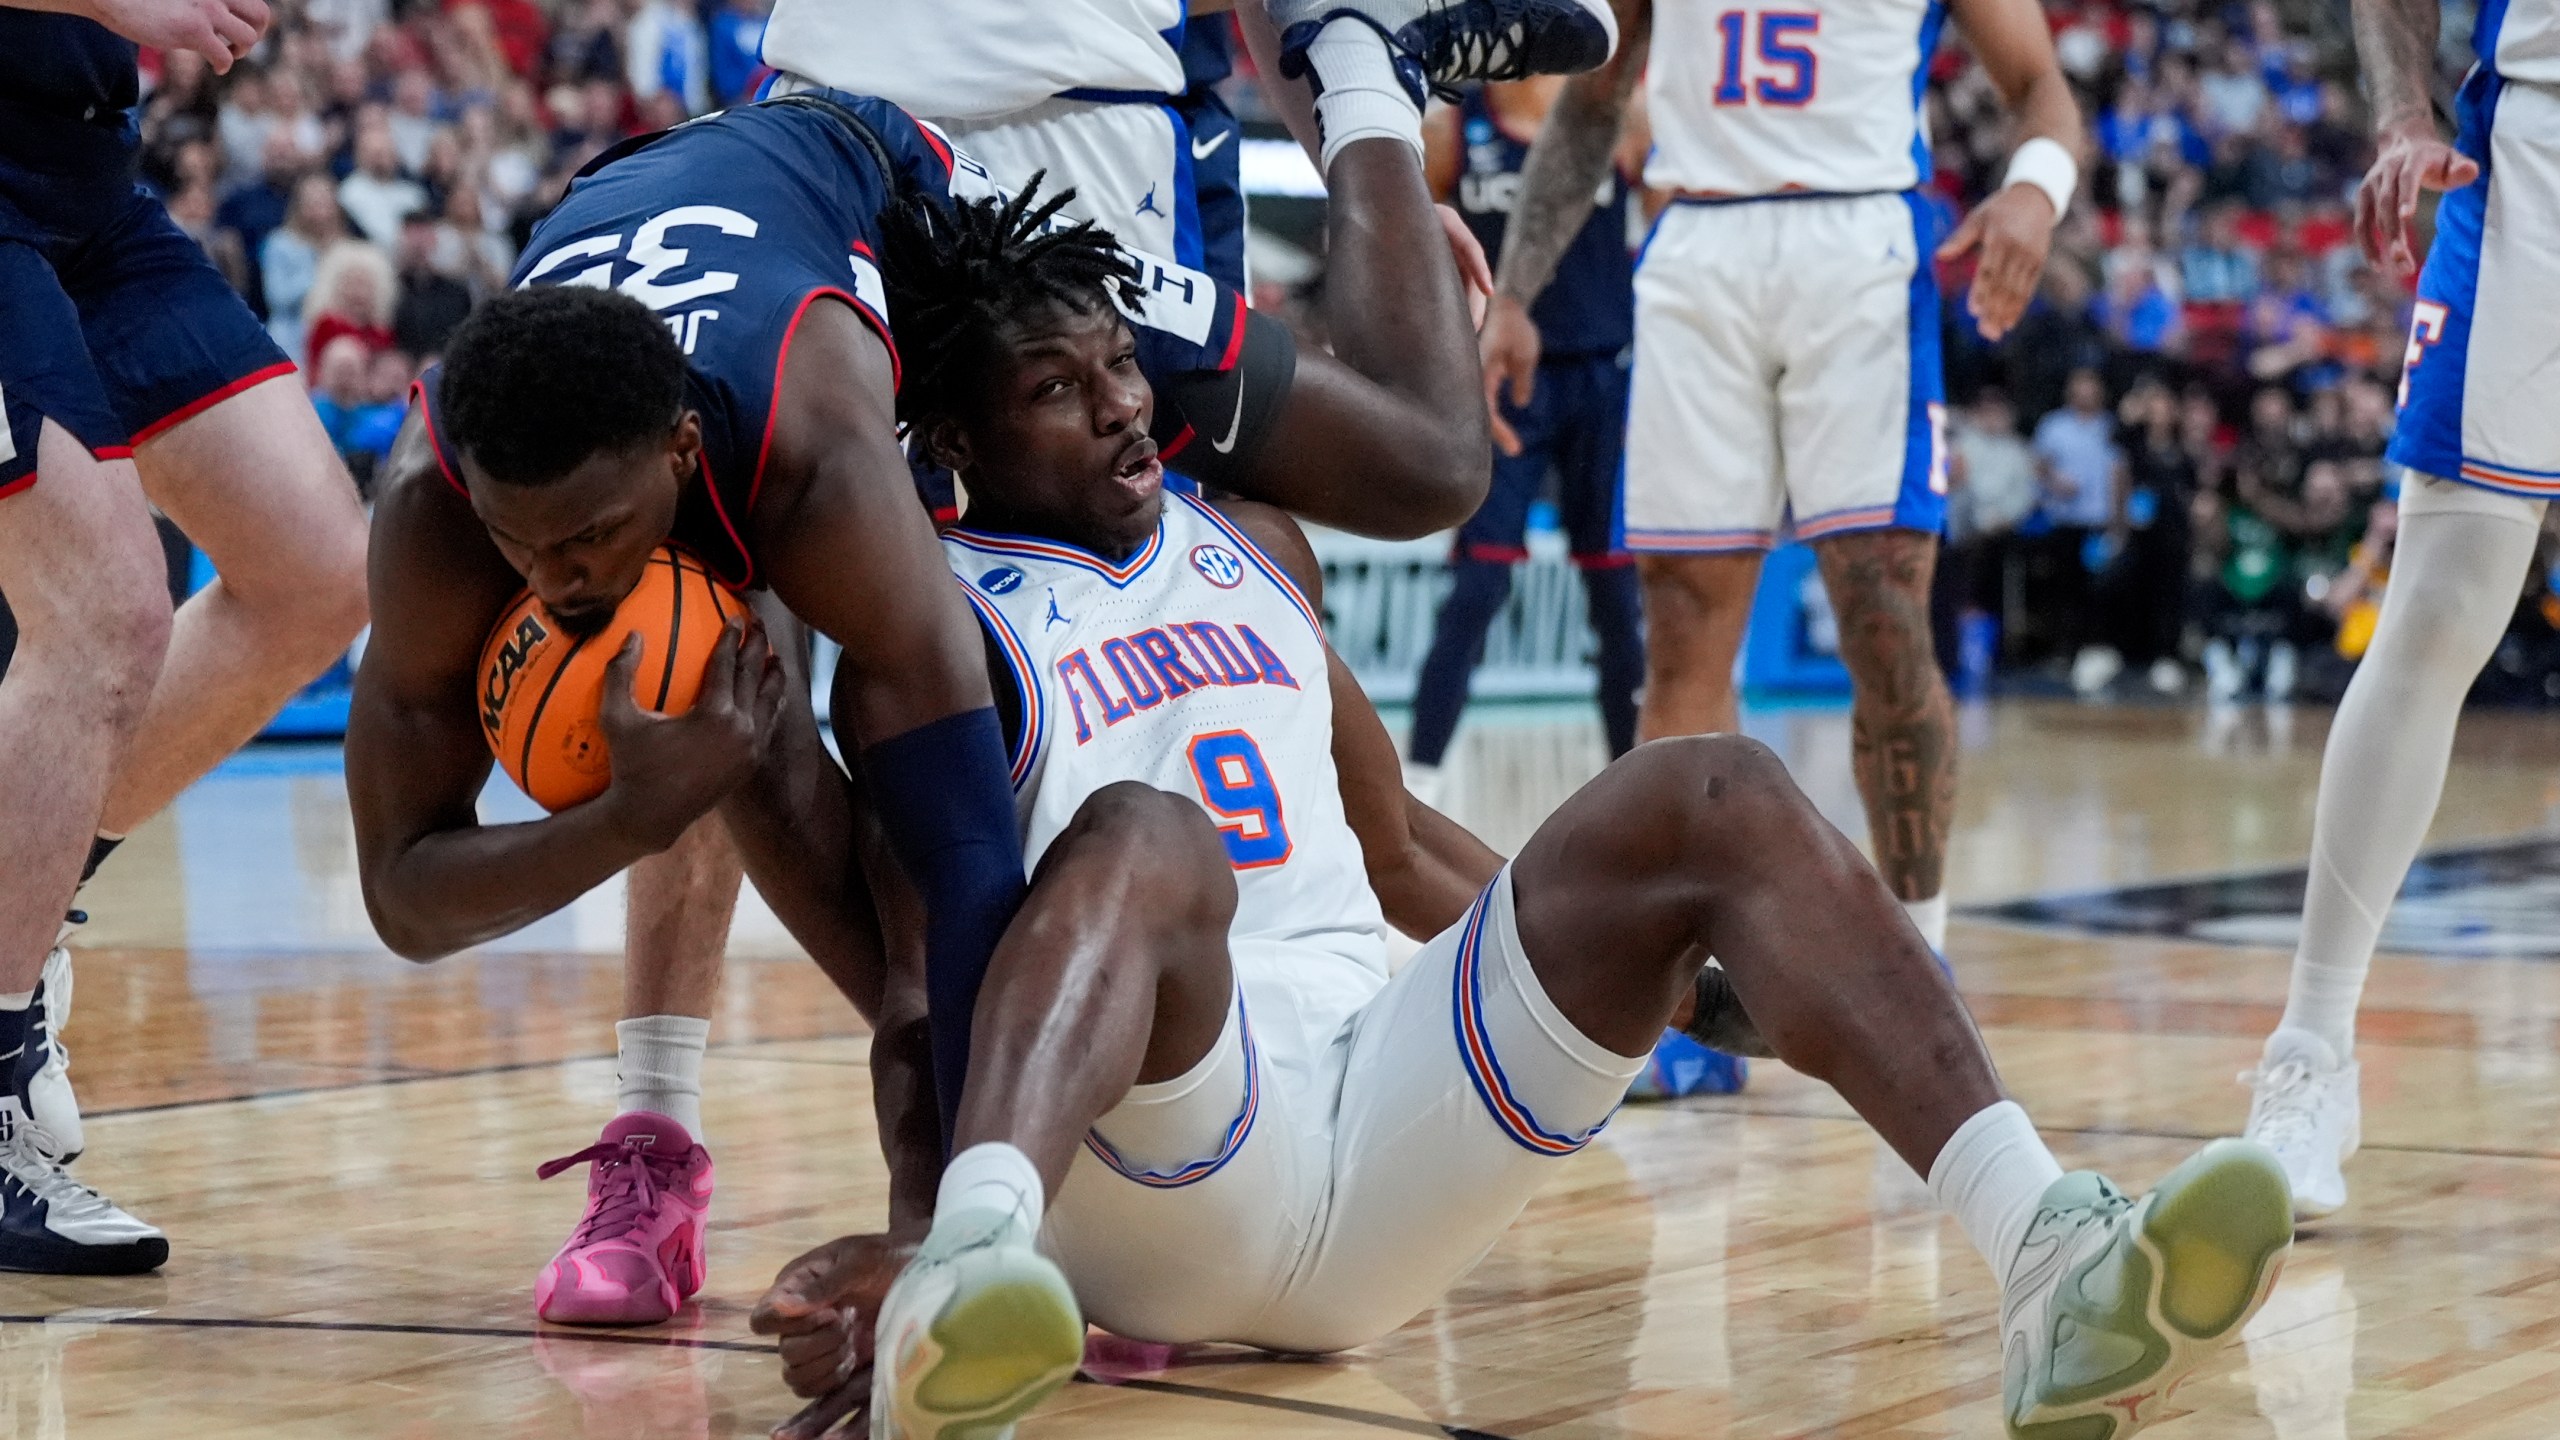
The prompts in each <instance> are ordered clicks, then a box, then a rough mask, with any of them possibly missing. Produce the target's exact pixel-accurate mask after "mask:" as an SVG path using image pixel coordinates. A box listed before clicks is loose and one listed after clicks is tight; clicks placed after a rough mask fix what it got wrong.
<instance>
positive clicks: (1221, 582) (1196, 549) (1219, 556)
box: [1191, 545, 1244, 590]
mask: <svg viewBox="0 0 2560 1440" xmlns="http://www.w3.org/2000/svg"><path fill="white" fill-rule="evenodd" d="M1191 568H1192V569H1194V570H1197V571H1199V572H1200V578H1201V579H1203V580H1206V581H1208V582H1209V583H1210V584H1212V585H1215V586H1217V587H1218V588H1219V589H1221V590H1233V589H1234V588H1236V587H1237V586H1238V585H1241V584H1243V583H1244V562H1243V561H1242V560H1239V559H1237V558H1236V552H1234V551H1233V550H1230V549H1228V548H1227V547H1226V546H1224V545H1194V546H1192V547H1191Z"/></svg>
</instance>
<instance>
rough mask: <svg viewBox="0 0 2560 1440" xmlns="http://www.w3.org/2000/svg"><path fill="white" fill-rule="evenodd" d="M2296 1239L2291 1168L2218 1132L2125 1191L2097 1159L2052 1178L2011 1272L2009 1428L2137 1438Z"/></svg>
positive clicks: (2005, 1299)
mask: <svg viewBox="0 0 2560 1440" xmlns="http://www.w3.org/2000/svg"><path fill="white" fill-rule="evenodd" d="M2292 1244H2293V1218H2292V1215H2291V1213H2290V1201H2289V1200H2288V1198H2287V1196H2286V1194H2285V1188H2284V1171H2283V1170H2282V1169H2281V1168H2280V1167H2278V1165H2277V1164H2276V1160H2275V1157H2274V1156H2272V1155H2269V1154H2268V1153H2267V1152H2266V1151H2265V1150H2264V1149H2263V1148H2261V1147H2259V1146H2256V1145H2252V1144H2250V1143H2249V1142H2248V1141H2246V1140H2216V1141H2214V1142H2213V1143H2212V1144H2210V1145H2207V1146H2205V1147H2204V1148H2203V1149H2202V1150H2200V1151H2198V1152H2196V1154H2195V1155H2194V1156H2193V1157H2192V1158H2190V1159H2189V1160H2188V1161H2187V1162H2186V1163H2185V1164H2183V1165H2181V1166H2179V1167H2178V1168H2177V1169H2175V1170H2173V1171H2171V1172H2169V1175H2168V1178H2166V1179H2164V1180H2162V1181H2161V1182H2160V1185H2159V1188H2158V1189H2155V1190H2153V1191H2152V1192H2151V1193H2150V1194H2148V1195H2145V1196H2143V1197H2142V1198H2141V1199H2140V1200H2131V1199H2127V1198H2126V1197H2125V1196H2124V1194H2123V1193H2122V1192H2120V1191H2118V1190H2117V1189H2116V1188H2115V1186H2113V1185H2111V1184H2109V1183H2108V1182H2107V1180H2106V1177H2104V1176H2101V1175H2095V1174H2092V1173H2090V1172H2088V1171H2085V1170H2082V1171H2077V1172H2074V1173H2072V1174H2069V1175H2065V1176H2063V1177H2062V1178H2061V1179H2059V1180H2056V1181H2055V1182H2053V1184H2052V1185H2051V1186H2049V1187H2047V1188H2046V1190H2045V1192H2044V1198H2043V1201H2042V1203H2041V1206H2040V1208H2039V1209H2038V1210H2037V1212H2036V1218H2035V1221H2034V1223H2033V1224H2031V1225H2029V1226H2028V1227H2027V1236H2026V1240H2025V1241H2024V1243H2022V1244H2021V1245H2020V1246H2019V1247H2018V1254H2017V1258H2016V1259H2014V1260H2013V1261H2011V1262H2010V1265H2009V1273H2008V1275H2007V1276H2006V1277H2005V1278H2004V1282H2003V1284H2002V1286H2001V1298H2000V1336H2001V1340H2000V1352H2001V1356H2000V1358H2001V1368H2002V1378H2001V1396H2002V1410H2001V1413H2002V1417H2003V1419H2004V1420H2005V1421H2006V1422H2007V1425H2008V1429H2009V1434H2010V1436H2011V1440H2066V1437H2067V1440H2125V1437H2127V1436H2130V1435H2132V1434H2134V1433H2135V1432H2137V1431H2140V1430H2143V1429H2145V1428H2147V1427H2148V1426H2150V1425H2151V1424H2152V1422H2154V1421H2156V1420H2158V1419H2160V1418H2161V1416H2162V1415H2163V1414H2164V1413H2165V1412H2166V1411H2167V1409H2168V1400H2169V1396H2170V1393H2171V1392H2172V1391H2174V1390H2176V1389H2177V1387H2178V1383H2179V1382H2180V1381H2182V1380H2184V1379H2185V1378H2186V1377H2187V1375H2188V1374H2189V1373H2190V1372H2192V1371H2193V1370H2194V1369H2195V1368H2196V1367H2197V1366H2198V1365H2200V1364H2202V1363H2204V1361H2205V1360H2207V1359H2208V1358H2210V1357H2211V1356H2212V1355H2213V1353H2214V1352H2215V1351H2217V1350H2219V1349H2221V1348H2222V1346H2223V1343H2224V1342H2225V1341H2226V1340H2228V1339H2229V1338H2230V1337H2231V1336H2232V1335H2233V1334H2235V1333H2237V1332H2238V1331H2239V1329H2240V1327H2241V1326H2243V1325H2245V1324H2247V1323H2248V1322H2249V1317H2250V1316H2251V1315H2254V1314H2256V1313H2257V1310H2258V1307H2259V1306H2260V1305H2262V1304H2264V1303H2266V1298H2267V1294H2268V1292H2270V1291H2272V1290H2273V1289H2274V1288H2275V1283H2276V1276H2277V1275H2278V1274H2279V1273H2281V1272H2282V1270H2283V1269H2284V1257H2285V1252H2286V1251H2287V1250H2288V1249H2289V1248H2290V1247H2291V1246H2292Z"/></svg>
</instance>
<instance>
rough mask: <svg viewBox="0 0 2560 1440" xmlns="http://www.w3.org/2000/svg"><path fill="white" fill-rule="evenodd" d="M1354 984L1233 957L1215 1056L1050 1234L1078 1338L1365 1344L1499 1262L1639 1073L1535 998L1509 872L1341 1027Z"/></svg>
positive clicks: (1276, 955)
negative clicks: (1534, 1206)
mask: <svg viewBox="0 0 2560 1440" xmlns="http://www.w3.org/2000/svg"><path fill="white" fill-rule="evenodd" d="M1350 965H1351V962H1349V961H1346V960H1343V959H1341V958H1340V957H1337V956H1334V955H1332V954H1330V953H1328V952H1325V951H1321V950H1313V949H1303V948H1293V947H1285V946H1257V947H1254V948H1252V949H1250V950H1247V951H1244V952H1243V953H1239V954H1237V955H1236V956H1235V969H1236V987H1237V1003H1236V1005H1235V1007H1234V1008H1233V1009H1232V1010H1231V1011H1230V1012H1229V1018H1228V1022H1227V1028H1226V1032H1225V1033H1224V1034H1223V1035H1221V1036H1220V1037H1219V1040H1218V1043H1217V1044H1216V1045H1215V1046H1214V1047H1213V1048H1212V1049H1211V1050H1210V1052H1209V1055H1208V1056H1207V1058H1205V1059H1203V1060H1202V1061H1201V1062H1200V1063H1199V1064H1198V1065H1197V1066H1195V1067H1193V1069H1192V1070H1191V1071H1190V1073H1188V1074H1186V1075H1183V1076H1181V1077H1179V1078H1177V1079H1174V1080H1170V1081H1166V1082H1163V1083H1162V1084H1156V1085H1144V1086H1140V1087H1138V1088H1136V1089H1134V1090H1132V1091H1131V1092H1130V1094H1129V1097H1128V1098H1127V1099H1126V1100H1125V1101H1123V1102H1122V1103H1121V1104H1120V1106H1119V1107H1118V1108H1116V1109H1114V1110H1113V1111H1112V1112H1111V1113H1110V1114H1108V1115H1105V1116H1104V1117H1103V1118H1102V1120H1101V1121H1100V1123H1098V1124H1097V1125H1095V1126H1094V1129H1093V1134H1092V1136H1091V1137H1090V1140H1089V1143H1088V1144H1087V1145H1086V1147H1085V1149H1084V1151H1083V1152H1082V1153H1080V1154H1079V1155H1078V1156H1077V1157H1076V1163H1075V1166H1074V1168H1073V1169H1072V1170H1071V1171H1070V1172H1069V1173H1068V1177H1067V1182H1066V1184H1065V1185H1064V1186H1063V1187H1062V1188H1061V1189H1060V1190H1059V1192H1058V1194H1057V1196H1056V1197H1055V1198H1054V1199H1053V1201H1052V1202H1051V1205H1050V1208H1049V1216H1048V1222H1047V1225H1046V1227H1045V1229H1044V1230H1043V1232H1042V1245H1043V1248H1045V1249H1046V1250H1047V1251H1048V1252H1049V1253H1050V1254H1051V1255H1053V1256H1054V1257H1055V1258H1056V1259H1057V1261H1058V1263H1059V1265H1060V1266H1062V1267H1063V1268H1064V1269H1065V1270H1066V1272H1067V1277H1068V1279H1069V1280H1071V1281H1072V1282H1073V1283H1074V1285H1075V1288H1076V1295H1077V1298H1078V1299H1079V1300H1080V1301H1081V1302H1082V1303H1083V1305H1084V1309H1085V1315H1086V1317H1087V1318H1088V1319H1090V1320H1092V1321H1093V1323H1095V1324H1097V1325H1100V1326H1102V1327H1103V1328H1104V1329H1106V1330H1110V1331H1113V1332H1115V1333H1118V1334H1121V1335H1126V1336H1129V1337H1132V1338H1134V1339H1141V1340H1154V1341H1164V1342H1183V1341H1210V1340H1223V1341H1234V1342H1239V1343H1242V1344H1248V1345H1258V1346H1261V1347H1263V1348H1265V1349H1270V1350H1281V1351H1292V1352H1307V1353H1321V1352H1327V1351H1333V1350H1342V1349H1348V1348H1350V1347H1351V1346H1354V1345H1360V1344H1365V1343H1367V1342H1368V1341H1371V1340H1374V1339H1376V1338H1378V1337H1379V1336H1381V1335H1384V1334H1386V1333H1387V1332H1389V1331H1391V1330H1393V1329H1395V1328H1396V1327H1397V1326H1399V1325H1401V1324H1403V1323H1404V1322H1405V1321H1407V1320H1409V1319H1411V1318H1412V1317H1413V1316H1415V1315H1416V1314H1419V1313H1420V1312H1421V1311H1422V1310H1423V1309H1425V1308H1426V1307H1428V1306H1429V1305H1430V1304H1431V1303H1432V1302H1433V1301H1435V1300H1437V1299H1439V1298H1440V1296H1441V1295H1442V1294H1444V1293H1445V1292H1446V1291H1447V1290H1448V1288H1449V1286H1450V1285H1451V1284H1452V1283H1454V1282H1455V1281H1456V1280H1457V1279H1458V1277H1459V1276H1461V1275H1464V1274H1465V1273H1466V1272H1467V1270H1468V1269H1469V1268H1470V1267H1472V1266H1473V1265H1474V1264H1475V1262H1476V1261H1477V1260H1478V1259H1479V1258H1480V1257H1482V1256H1483V1254H1484V1253H1485V1251H1486V1250H1488V1249H1490V1248H1492V1246H1493V1243H1494V1241H1495V1240H1497V1239H1499V1238H1500V1237H1501V1235H1502V1232H1503V1231H1504V1230H1505V1229H1507V1228H1509V1227H1510V1224H1511V1222H1512V1220H1513V1219H1515V1218H1516V1217H1517V1216H1518V1215H1519V1213H1520V1210H1521V1208H1522V1207H1523V1206H1525V1205H1526V1204H1528V1202H1529V1197H1530V1196H1531V1195H1532V1194H1534V1193H1535V1192H1536V1190H1537V1188H1538V1186H1539V1185H1540V1184H1542V1183H1543V1182H1544V1181H1545V1180H1546V1179H1547V1177H1548V1176H1550V1175H1552V1174H1553V1173H1554V1172H1555V1165H1554V1163H1553V1162H1554V1161H1555V1160H1557V1159H1559V1158H1561V1157H1563V1156H1567V1155H1571V1154H1572V1153H1574V1152H1575V1151H1577V1150H1579V1149H1581V1148H1582V1147H1583V1146H1584V1145H1585V1144H1587V1143H1589V1141H1590V1140H1591V1137H1592V1136H1594V1135H1596V1134H1597V1133H1599V1131H1600V1129H1601V1127H1602V1126H1604V1125H1605V1124H1607V1123H1608V1119H1609V1116H1610V1115H1611V1114H1612V1113H1613V1112H1614V1111H1615V1110H1616V1109H1617V1106H1618V1102H1619V1101H1620V1100H1621V1099H1623V1098H1625V1095H1626V1090H1627V1084H1628V1082H1629V1081H1630V1080H1632V1079H1633V1078H1634V1077H1635V1075H1636V1073H1637V1072H1638V1071H1639V1070H1640V1069H1642V1068H1643V1065H1644V1057H1641V1056H1634V1057H1629V1056H1622V1055H1616V1054H1613V1053H1611V1052H1610V1051H1608V1050H1607V1049H1605V1048H1603V1047H1601V1046H1599V1045H1597V1044H1594V1043H1593V1042H1592V1041H1591V1040H1589V1039H1588V1038H1586V1037H1585V1036H1583V1035H1582V1034H1581V1033H1580V1032H1579V1031H1577V1030H1575V1029H1574V1027H1573V1026H1572V1025H1570V1024H1568V1023H1567V1022H1566V1020H1565V1018H1564V1016H1563V1014H1562V1013H1561V1012H1560V1011H1558V1010H1557V1009H1556V1007H1555V1005H1554V1003H1553V1002H1552V1001H1550V1000H1549V999H1548V998H1547V996H1546V993H1545V992H1544V991H1543V990H1541V989H1540V988H1539V986H1538V981H1537V976H1536V975H1535V973H1534V972H1532V971H1531V969H1530V967H1529V960H1528V957H1527V956H1526V955H1524V954H1523V953H1522V952H1521V948H1520V940H1519V932H1518V929H1517V927H1516V925H1515V924H1514V921H1513V915H1512V906H1511V872H1510V871H1509V870H1508V869H1507V868H1506V869H1505V870H1504V871H1503V873H1502V875H1501V876H1500V877H1499V878H1497V879H1496V880H1495V881H1494V883H1493V884H1492V885H1491V886H1489V887H1487V889H1486V890H1485V893H1484V895H1483V896H1482V897H1481V898H1480V899H1479V900H1478V901H1477V902H1476V904H1475V905H1474V906H1473V907H1472V908H1470V909H1469V911H1468V912H1467V916H1466V918H1465V919H1464V920H1462V921H1461V922H1460V923H1458V924H1457V925H1454V926H1452V927H1450V929H1449V930H1447V931H1446V932H1444V933H1443V934H1441V935H1440V936H1439V937H1437V938H1436V939H1434V940H1432V941H1431V943H1430V944H1428V945H1425V946H1424V947H1422V949H1421V951H1420V952H1419V953H1417V954H1416V955H1415V956H1414V957H1413V959H1412V960H1411V961H1410V962H1408V963H1407V964H1406V965H1405V967H1404V968H1403V969H1402V970H1399V971H1398V972H1396V975H1395V977H1394V978H1393V979H1391V980H1387V981H1385V982H1383V983H1380V982H1378V981H1377V980H1376V978H1375V976H1376V972H1375V971H1368V970H1364V971H1363V972H1362V973H1364V974H1365V975H1367V976H1368V977H1369V979H1368V984H1369V986H1370V993H1369V996H1368V998H1367V999H1366V1000H1365V1002H1361V1003H1355V1004H1354V1005H1352V1006H1350V1007H1348V1008H1345V1007H1344V1006H1343V1005H1342V1004H1341V1003H1340V1002H1341V999H1342V997H1343V995H1344V993H1345V992H1344V990H1343V988H1342V983H1341V982H1342V981H1343V980H1344V979H1346V978H1348V971H1347V969H1346V968H1344V967H1349V966H1350Z"/></svg>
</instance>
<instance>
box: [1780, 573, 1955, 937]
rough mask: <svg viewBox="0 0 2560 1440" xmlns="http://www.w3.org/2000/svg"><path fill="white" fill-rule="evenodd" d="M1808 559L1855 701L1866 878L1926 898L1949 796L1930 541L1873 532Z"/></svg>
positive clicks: (1949, 709) (1948, 739) (1938, 878)
mask: <svg viewBox="0 0 2560 1440" xmlns="http://www.w3.org/2000/svg"><path fill="white" fill-rule="evenodd" d="M1814 554H1815V555H1816V556H1817V557H1818V558H1819V560H1820V562H1821V565H1822V581H1823V584H1824V586H1825V587H1826V588H1827V589H1829V590H1830V592H1831V606H1832V609H1834V610H1835V611H1837V612H1838V614H1839V617H1840V658H1841V660H1842V661H1843V662H1845V663H1846V664H1847V665H1848V667H1849V679H1850V683H1851V684H1852V685H1853V686H1854V687H1855V689H1856V693H1857V699H1856V702H1855V704H1854V705H1853V707H1852V709H1851V712H1850V723H1851V727H1852V735H1853V741H1852V744H1853V747H1854V751H1855V755H1856V759H1857V770H1858V793H1859V795H1860V796H1861V797H1863V798H1864V799H1865V801H1866V803H1867V829H1868V833H1869V835H1870V837H1871V838H1872V840H1873V842H1874V845H1875V855H1876V868H1877V869H1878V870H1880V871H1882V872H1884V878H1885V884H1886V885H1887V886H1889V887H1890V888H1891V889H1892V891H1893V893H1894V894H1895V895H1896V896H1897V897H1899V898H1901V899H1903V900H1906V901H1910V900H1931V899H1934V898H1935V897H1936V896H1937V895H1938V893H1939V889H1940V887H1941V885H1942V884H1943V881H1944V876H1945V873H1946V860H1947V827H1948V826H1949V825H1950V824H1951V823H1953V821H1954V819H1955V797H1956V744H1955V704H1954V702H1953V701H1952V700H1950V699H1949V698H1948V695H1947V682H1946V680H1945V679H1944V678H1943V677H1942V676H1940V674H1939V673H1938V661H1937V654H1936V649H1935V646H1934V645H1933V644H1932V643H1931V640H1930V635H1929V578H1930V574H1931V572H1932V571H1933V570H1935V569H1936V567H1937V559H1938V542H1937V537H1935V536H1933V535H1927V534H1922V533H1920V532H1918V531H1913V530H1871V531H1865V532H1862V533H1860V534H1855V535H1842V536H1839V537H1837V538H1834V539H1829V540H1820V541H1816V542H1815V543H1814Z"/></svg>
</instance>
